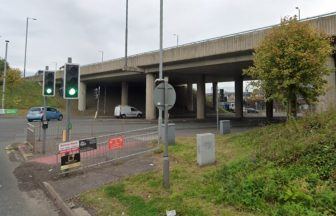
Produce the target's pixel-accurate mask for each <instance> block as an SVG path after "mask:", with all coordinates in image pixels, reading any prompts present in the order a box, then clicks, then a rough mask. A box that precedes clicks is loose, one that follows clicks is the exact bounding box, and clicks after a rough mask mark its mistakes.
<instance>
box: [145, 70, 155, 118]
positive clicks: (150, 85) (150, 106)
mask: <svg viewBox="0 0 336 216" xmlns="http://www.w3.org/2000/svg"><path fill="white" fill-rule="evenodd" d="M153 93H154V75H153V74H150V73H148V74H146V119H147V120H153V119H155V108H154V103H153Z"/></svg>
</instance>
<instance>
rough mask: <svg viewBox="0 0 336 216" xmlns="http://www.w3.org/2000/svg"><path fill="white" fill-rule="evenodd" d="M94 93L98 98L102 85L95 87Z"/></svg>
mask: <svg viewBox="0 0 336 216" xmlns="http://www.w3.org/2000/svg"><path fill="white" fill-rule="evenodd" d="M93 94H94V97H95V98H96V99H98V98H99V96H100V86H99V87H98V88H95V89H93Z"/></svg>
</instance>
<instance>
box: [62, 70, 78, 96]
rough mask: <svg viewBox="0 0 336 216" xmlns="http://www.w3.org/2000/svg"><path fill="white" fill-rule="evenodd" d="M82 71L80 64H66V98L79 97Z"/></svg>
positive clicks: (64, 89) (64, 90)
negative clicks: (80, 70)
mask: <svg viewBox="0 0 336 216" xmlns="http://www.w3.org/2000/svg"><path fill="white" fill-rule="evenodd" d="M79 82H80V72H79V65H78V64H66V65H65V67H64V88H63V92H64V98H65V99H78V94H79Z"/></svg>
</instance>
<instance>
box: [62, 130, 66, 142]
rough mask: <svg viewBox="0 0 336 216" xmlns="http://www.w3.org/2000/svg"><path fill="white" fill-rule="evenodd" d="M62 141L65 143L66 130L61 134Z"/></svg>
mask: <svg viewBox="0 0 336 216" xmlns="http://www.w3.org/2000/svg"><path fill="white" fill-rule="evenodd" d="M62 135H63V136H62V141H63V142H65V141H66V138H67V135H66V130H63V134H62Z"/></svg>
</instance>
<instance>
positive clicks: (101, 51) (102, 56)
mask: <svg viewBox="0 0 336 216" xmlns="http://www.w3.org/2000/svg"><path fill="white" fill-rule="evenodd" d="M98 52H100V53H101V70H102V71H103V63H104V51H103V50H99V51H98ZM104 114H106V85H104Z"/></svg>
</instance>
